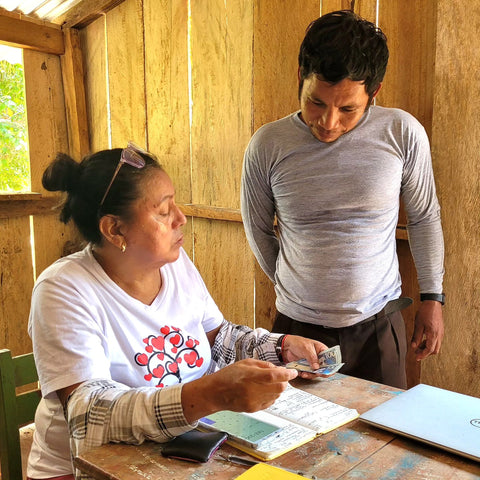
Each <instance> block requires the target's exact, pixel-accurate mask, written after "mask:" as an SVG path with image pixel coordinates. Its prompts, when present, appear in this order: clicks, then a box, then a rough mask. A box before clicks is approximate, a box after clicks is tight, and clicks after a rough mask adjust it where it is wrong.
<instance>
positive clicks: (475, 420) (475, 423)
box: [470, 418, 480, 428]
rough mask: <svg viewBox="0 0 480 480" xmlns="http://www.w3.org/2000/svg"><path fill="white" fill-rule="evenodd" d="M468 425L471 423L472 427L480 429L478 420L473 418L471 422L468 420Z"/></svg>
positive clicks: (479, 419)
mask: <svg viewBox="0 0 480 480" xmlns="http://www.w3.org/2000/svg"><path fill="white" fill-rule="evenodd" d="M470 423H471V424H472V425H473V426H474V427H478V428H480V418H474V419H473V420H470Z"/></svg>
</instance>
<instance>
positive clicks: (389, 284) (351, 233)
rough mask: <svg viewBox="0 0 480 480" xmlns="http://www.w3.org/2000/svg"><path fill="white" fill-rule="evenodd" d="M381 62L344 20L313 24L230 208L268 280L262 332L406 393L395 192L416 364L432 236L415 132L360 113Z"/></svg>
mask: <svg viewBox="0 0 480 480" xmlns="http://www.w3.org/2000/svg"><path fill="white" fill-rule="evenodd" d="M387 62H388V48H387V44H386V38H385V36H384V34H383V33H382V32H381V30H380V29H378V28H377V27H375V25H373V24H372V23H370V22H367V21H366V20H364V19H362V18H360V17H359V16H357V15H356V14H354V13H353V12H350V11H338V12H333V13H330V14H327V15H324V16H322V17H320V18H319V19H317V20H315V21H314V22H312V24H311V25H310V26H309V27H308V29H307V33H306V35H305V38H304V40H303V42H302V45H301V47H300V54H299V69H298V79H299V100H300V111H298V112H295V113H293V114H291V115H289V116H287V117H285V118H283V119H280V120H277V121H275V122H272V123H269V124H267V125H264V126H263V127H261V128H260V129H259V130H258V131H257V132H256V133H255V135H254V136H253V137H252V139H251V141H250V143H249V145H248V148H247V150H246V152H245V159H244V165H243V173H242V192H241V207H242V216H243V221H244V225H245V231H246V235H247V238H248V241H249V243H250V246H251V248H252V250H253V252H254V254H255V256H256V258H257V260H258V262H259V264H260V266H261V267H262V268H263V270H264V271H265V273H266V274H267V275H268V276H269V278H270V279H271V280H272V282H273V283H274V285H275V292H276V297H277V298H276V308H277V316H276V320H275V324H274V327H273V330H274V331H277V332H282V333H286V334H289V333H290V334H294V333H295V334H299V335H304V336H307V337H311V338H315V339H318V340H320V341H322V342H323V343H326V344H327V345H335V344H339V345H340V347H341V351H342V356H343V361H344V362H346V365H345V366H344V367H343V369H342V370H341V371H342V372H343V373H346V374H349V375H353V376H357V377H361V378H365V379H368V380H372V381H376V382H381V383H385V384H389V385H393V386H397V387H401V388H406V374H405V355H406V350H407V342H406V335H405V324H404V321H403V318H402V315H401V313H400V310H401V309H402V308H404V307H405V306H406V304H405V302H404V301H402V299H400V300H399V299H398V298H399V296H400V293H401V279H400V274H399V269H398V259H397V254H396V240H395V229H396V224H397V221H398V210H399V201H400V197H402V198H403V202H404V205H405V208H406V212H407V215H408V233H409V240H410V247H411V250H412V253H413V256H414V260H415V264H416V268H417V277H418V282H419V285H420V292H421V300H422V303H421V306H420V309H419V311H418V312H417V316H416V320H415V331H414V334H413V338H412V343H411V344H412V348H414V349H415V354H416V358H417V360H422V359H424V358H426V357H427V356H428V355H430V354H434V353H438V352H439V350H440V346H441V343H442V338H443V316H442V305H443V302H444V295H443V293H442V281H443V272H444V269H443V234H442V228H441V222H440V207H439V205H438V200H437V197H436V193H435V184H434V178H433V173H432V165H431V156H430V146H429V142H428V138H427V135H426V133H425V130H424V128H423V127H422V126H421V125H420V124H419V122H418V121H417V120H416V119H415V118H414V117H413V116H411V115H410V114H408V113H407V112H404V111H402V110H399V109H390V108H388V109H387V108H382V107H378V106H372V102H373V99H374V98H375V96H376V95H377V93H378V91H379V90H380V87H381V82H382V80H383V77H384V75H385V70H386V67H387ZM275 218H276V221H277V232H276V233H275V230H274V221H275Z"/></svg>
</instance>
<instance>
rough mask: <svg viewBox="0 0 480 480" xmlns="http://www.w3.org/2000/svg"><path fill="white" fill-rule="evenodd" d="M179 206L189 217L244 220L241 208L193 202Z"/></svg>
mask: <svg viewBox="0 0 480 480" xmlns="http://www.w3.org/2000/svg"><path fill="white" fill-rule="evenodd" d="M178 206H179V208H180V210H181V211H182V212H183V214H184V215H186V216H187V217H197V218H210V219H212V220H226V221H229V222H242V215H241V214H240V210H238V209H235V208H222V207H211V206H209V205H193V204H191V203H183V204H178Z"/></svg>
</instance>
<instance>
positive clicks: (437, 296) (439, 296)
mask: <svg viewBox="0 0 480 480" xmlns="http://www.w3.org/2000/svg"><path fill="white" fill-rule="evenodd" d="M424 300H435V301H436V302H440V303H441V304H442V305H445V294H444V293H421V294H420V301H421V302H423V301H424Z"/></svg>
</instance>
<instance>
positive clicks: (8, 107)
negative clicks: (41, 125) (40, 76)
mask: <svg viewBox="0 0 480 480" xmlns="http://www.w3.org/2000/svg"><path fill="white" fill-rule="evenodd" d="M24 83H25V82H24V77H23V65H21V64H18V63H17V64H11V63H10V62H8V61H6V60H0V192H3V193H11V192H27V191H30V160H29V155H28V135H27V112H26V107H25V88H24Z"/></svg>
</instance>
